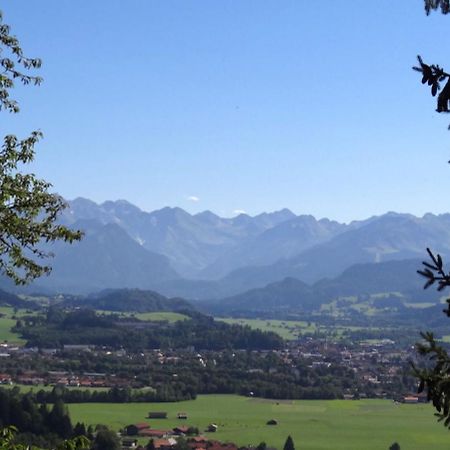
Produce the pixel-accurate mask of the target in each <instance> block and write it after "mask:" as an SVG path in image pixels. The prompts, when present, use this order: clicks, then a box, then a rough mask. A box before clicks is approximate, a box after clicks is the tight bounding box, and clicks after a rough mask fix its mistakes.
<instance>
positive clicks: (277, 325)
mask: <svg viewBox="0 0 450 450" xmlns="http://www.w3.org/2000/svg"><path fill="white" fill-rule="evenodd" d="M216 319H217V320H221V321H222V322H226V323H229V324H233V323H237V324H239V325H248V326H249V327H250V328H253V329H255V330H256V329H257V330H262V331H273V332H274V333H277V334H279V335H280V336H281V337H282V338H283V339H296V338H297V337H298V335H299V334H302V333H314V332H315V331H317V330H318V328H317V326H316V325H315V324H314V323H308V322H304V321H301V320H262V319H231V318H226V319H223V318H216Z"/></svg>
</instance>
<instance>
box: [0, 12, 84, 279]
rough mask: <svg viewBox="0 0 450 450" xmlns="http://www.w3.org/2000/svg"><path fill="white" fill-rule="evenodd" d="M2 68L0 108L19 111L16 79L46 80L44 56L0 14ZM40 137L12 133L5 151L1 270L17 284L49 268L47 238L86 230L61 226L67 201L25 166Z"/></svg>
mask: <svg viewBox="0 0 450 450" xmlns="http://www.w3.org/2000/svg"><path fill="white" fill-rule="evenodd" d="M0 66H1V68H2V72H1V73H0V110H4V111H7V112H10V113H18V112H19V105H18V103H17V101H15V100H14V99H12V98H11V96H10V93H11V90H12V89H13V88H14V83H15V81H19V82H20V83H22V84H24V85H29V84H33V85H39V84H41V82H42V78H41V77H39V76H36V75H35V74H34V71H35V70H36V69H39V68H40V67H41V60H40V59H39V58H28V57H26V56H25V55H24V53H23V50H22V48H21V46H20V42H19V40H18V39H17V37H15V36H14V35H12V34H11V32H10V27H9V25H7V24H5V23H4V22H3V14H2V13H1V12H0ZM41 138H42V133H41V132H40V131H33V132H32V133H31V134H30V135H29V136H28V137H26V138H24V139H19V138H18V137H17V136H14V135H12V134H9V135H7V136H5V137H4V138H3V145H2V146H1V149H0V272H2V273H4V274H6V275H7V276H8V277H10V278H12V279H13V280H14V281H15V282H16V283H17V284H24V283H27V282H29V281H31V280H33V279H34V278H36V277H39V276H41V275H43V274H47V273H49V272H50V270H51V268H50V266H48V265H45V264H44V261H43V260H44V259H45V258H48V257H49V256H51V254H50V253H49V252H48V251H45V250H43V246H42V243H43V242H45V243H49V242H54V241H56V240H63V241H67V242H72V241H74V240H79V239H80V238H81V232H79V231H73V230H70V229H68V228H66V227H64V226H62V225H59V224H57V222H56V219H57V216H58V214H59V213H60V212H61V210H63V209H64V208H65V206H66V205H65V202H64V200H63V199H62V198H61V197H60V196H58V195H56V194H54V193H51V192H50V191H49V190H50V188H51V184H50V183H48V182H47V181H45V180H41V179H39V178H37V177H36V176H35V175H34V174H33V173H26V172H24V170H23V169H24V168H23V166H24V165H27V164H29V163H31V162H32V161H33V159H34V157H35V149H34V146H35V144H36V143H37V142H38V141H39V140H40V139H41Z"/></svg>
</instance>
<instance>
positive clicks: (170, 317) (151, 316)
mask: <svg viewBox="0 0 450 450" xmlns="http://www.w3.org/2000/svg"><path fill="white" fill-rule="evenodd" d="M97 312H98V313H101V314H108V315H109V314H117V315H118V316H120V317H135V318H136V319H139V320H144V321H147V322H169V323H175V322H178V321H180V320H187V319H189V317H188V316H186V315H185V314H180V313H176V312H170V311H157V312H144V313H135V312H117V311H108V310H104V309H98V310H97Z"/></svg>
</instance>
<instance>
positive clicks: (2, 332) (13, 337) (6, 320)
mask: <svg viewBox="0 0 450 450" xmlns="http://www.w3.org/2000/svg"><path fill="white" fill-rule="evenodd" d="M33 314H34V313H33V312H31V313H27V312H26V310H25V309H19V310H17V311H16V313H15V314H14V308H11V307H10V306H0V316H1V317H0V342H5V341H7V342H8V343H9V344H24V343H25V341H24V340H23V339H21V338H20V337H19V336H18V335H17V334H16V333H13V332H12V331H11V328H12V327H14V326H15V325H16V319H13V318H12V317H13V316H14V317H16V318H19V317H21V316H24V315H33Z"/></svg>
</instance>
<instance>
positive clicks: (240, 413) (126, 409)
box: [69, 395, 450, 450]
mask: <svg viewBox="0 0 450 450" xmlns="http://www.w3.org/2000/svg"><path fill="white" fill-rule="evenodd" d="M69 410H70V414H71V417H72V421H73V422H74V423H76V422H77V421H84V422H86V423H90V424H97V423H102V424H106V425H109V426H110V427H112V428H114V429H120V428H122V427H124V426H125V425H127V424H130V423H137V422H143V421H146V417H147V414H148V412H149V411H166V412H167V413H168V418H167V419H159V420H156V419H153V420H147V422H148V423H149V424H150V425H151V427H152V428H155V429H166V428H171V427H173V426H175V425H179V424H180V423H183V424H184V425H192V426H198V427H199V428H200V430H204V429H205V428H206V426H207V425H208V424H209V423H216V424H217V425H218V426H219V429H218V431H217V433H214V434H209V436H210V437H214V438H217V439H220V440H223V441H233V442H235V443H237V444H238V445H248V444H254V445H257V444H258V443H260V442H261V441H265V442H266V443H267V445H269V446H274V447H276V448H278V449H281V448H282V447H283V444H284V441H285V439H286V437H287V436H288V435H289V434H290V435H291V436H292V437H293V439H294V442H295V447H296V448H297V449H298V450H309V449H310V450H383V449H386V450H387V449H388V448H389V446H390V445H391V444H392V443H393V442H398V443H399V444H400V446H401V448H402V450H427V449H430V450H444V449H445V450H448V449H449V448H450V431H448V430H447V429H445V428H444V426H443V425H441V424H438V423H437V422H436V420H435V417H434V416H433V410H432V407H431V406H430V405H426V404H416V405H404V404H395V403H394V402H392V401H390V400H347V401H346V400H296V401H286V400H285V401H283V400H280V401H276V400H265V399H253V398H247V397H240V396H236V395H203V396H199V397H198V398H197V399H196V400H192V401H184V402H179V403H153V404H150V403H128V404H111V403H104V404H100V403H91V404H71V405H69ZM178 412H186V413H187V415H188V420H186V421H180V420H177V419H176V414H177V413H178ZM270 419H276V420H277V421H278V425H273V426H270V425H266V422H267V421H268V420H270ZM205 434H206V435H208V433H205Z"/></svg>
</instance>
